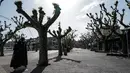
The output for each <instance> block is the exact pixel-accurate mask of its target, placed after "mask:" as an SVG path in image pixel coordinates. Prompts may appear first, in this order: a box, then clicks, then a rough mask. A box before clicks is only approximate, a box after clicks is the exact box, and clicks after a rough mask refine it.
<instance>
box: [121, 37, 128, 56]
mask: <svg viewBox="0 0 130 73" xmlns="http://www.w3.org/2000/svg"><path fill="white" fill-rule="evenodd" d="M121 41H122V50H121V51H122V53H123V54H127V43H126V38H125V36H124V35H123V36H122V37H121Z"/></svg>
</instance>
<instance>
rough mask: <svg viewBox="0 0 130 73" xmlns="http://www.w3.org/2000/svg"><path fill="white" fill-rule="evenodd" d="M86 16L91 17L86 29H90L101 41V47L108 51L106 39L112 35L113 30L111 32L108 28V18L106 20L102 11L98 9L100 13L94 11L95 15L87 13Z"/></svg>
mask: <svg viewBox="0 0 130 73" xmlns="http://www.w3.org/2000/svg"><path fill="white" fill-rule="evenodd" d="M87 16H88V17H89V18H90V19H91V22H90V23H88V25H87V27H86V29H89V30H92V32H93V33H94V34H95V35H96V36H97V37H98V38H99V39H100V40H101V41H103V48H104V49H105V52H108V51H109V50H108V47H107V39H108V38H109V37H110V36H111V35H112V33H113V32H111V31H110V30H109V29H110V27H108V25H109V26H111V24H110V20H107V18H106V17H105V16H104V14H103V13H102V11H100V15H98V14H97V13H95V16H94V15H93V14H92V13H90V14H87ZM104 31H106V32H108V33H107V34H105V33H104Z"/></svg>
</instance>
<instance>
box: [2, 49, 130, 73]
mask: <svg viewBox="0 0 130 73" xmlns="http://www.w3.org/2000/svg"><path fill="white" fill-rule="evenodd" d="M35 55H36V56H37V55H38V54H36V53H35ZM56 56H57V53H51V54H49V63H50V64H51V65H49V66H47V67H36V64H37V61H38V58H35V59H31V60H30V61H29V65H28V71H25V72H24V73H130V59H127V58H122V57H114V56H106V54H105V53H95V52H92V51H89V50H82V49H74V50H73V51H72V52H70V53H69V54H68V56H63V57H62V58H56ZM2 67H3V68H4V69H5V71H6V72H7V73H9V70H10V68H9V65H8V64H5V65H2ZM0 70H1V69H0ZM3 73H4V72H3Z"/></svg>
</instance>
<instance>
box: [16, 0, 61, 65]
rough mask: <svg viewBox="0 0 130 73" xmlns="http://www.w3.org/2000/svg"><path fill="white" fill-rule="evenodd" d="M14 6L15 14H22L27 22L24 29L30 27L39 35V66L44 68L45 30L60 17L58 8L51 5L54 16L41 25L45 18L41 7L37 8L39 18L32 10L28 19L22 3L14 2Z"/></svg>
mask: <svg viewBox="0 0 130 73" xmlns="http://www.w3.org/2000/svg"><path fill="white" fill-rule="evenodd" d="M15 5H16V6H17V10H16V11H17V12H18V13H19V14H22V15H23V16H24V17H26V18H27V20H28V21H26V22H25V23H24V25H25V27H32V28H34V29H36V30H37V32H38V34H39V41H40V51H39V61H38V65H39V66H46V65H48V53H47V30H48V28H49V27H50V26H51V25H52V24H53V23H54V21H55V20H56V19H57V18H58V17H59V15H60V10H61V9H60V7H59V5H58V4H56V3H53V6H54V9H55V10H54V15H53V17H52V18H50V17H49V18H48V21H47V22H46V23H45V24H44V25H43V23H42V22H43V18H44V16H45V12H44V11H43V9H42V7H39V18H38V13H37V10H36V9H33V10H32V14H33V15H32V16H31V17H30V16H29V15H28V14H27V13H26V12H25V11H24V10H23V9H22V2H21V1H16V2H15Z"/></svg>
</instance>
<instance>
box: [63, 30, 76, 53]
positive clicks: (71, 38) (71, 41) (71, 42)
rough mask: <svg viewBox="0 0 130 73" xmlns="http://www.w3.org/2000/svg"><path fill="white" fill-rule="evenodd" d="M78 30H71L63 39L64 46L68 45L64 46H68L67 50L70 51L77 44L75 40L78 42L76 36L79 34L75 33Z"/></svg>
mask: <svg viewBox="0 0 130 73" xmlns="http://www.w3.org/2000/svg"><path fill="white" fill-rule="evenodd" d="M76 31H77V30H71V32H70V33H68V34H67V35H66V36H65V37H64V38H63V39H62V41H63V44H64V46H66V47H64V48H67V52H70V50H72V49H73V47H74V46H75V42H76V41H75V38H76V36H77V34H75V33H76Z"/></svg>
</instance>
